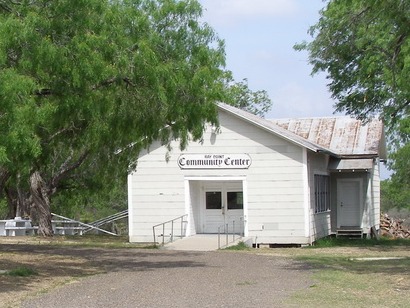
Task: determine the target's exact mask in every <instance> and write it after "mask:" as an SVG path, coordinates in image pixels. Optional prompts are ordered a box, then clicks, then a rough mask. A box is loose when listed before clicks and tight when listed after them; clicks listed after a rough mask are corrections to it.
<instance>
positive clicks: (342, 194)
mask: <svg viewBox="0 0 410 308" xmlns="http://www.w3.org/2000/svg"><path fill="white" fill-rule="evenodd" d="M361 187H362V181H361V180H360V179H340V180H338V181H337V226H338V227H361V220H362V214H361V212H362V191H361Z"/></svg>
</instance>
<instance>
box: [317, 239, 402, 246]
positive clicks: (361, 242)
mask: <svg viewBox="0 0 410 308" xmlns="http://www.w3.org/2000/svg"><path fill="white" fill-rule="evenodd" d="M373 246H382V247H383V246H387V247H392V246H410V239H389V238H384V237H382V238H380V239H379V240H377V239H344V238H335V237H327V238H323V239H320V240H318V241H316V242H315V244H314V245H313V246H311V248H328V247H373Z"/></svg>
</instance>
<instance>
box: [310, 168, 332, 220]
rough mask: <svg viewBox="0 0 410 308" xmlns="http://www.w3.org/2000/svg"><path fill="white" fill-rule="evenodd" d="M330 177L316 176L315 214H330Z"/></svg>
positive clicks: (324, 175) (325, 175)
mask: <svg viewBox="0 0 410 308" xmlns="http://www.w3.org/2000/svg"><path fill="white" fill-rule="evenodd" d="M330 194H331V187H330V175H328V174H315V175H314V197H315V208H314V210H315V214H320V213H326V212H330V200H331V199H330Z"/></svg>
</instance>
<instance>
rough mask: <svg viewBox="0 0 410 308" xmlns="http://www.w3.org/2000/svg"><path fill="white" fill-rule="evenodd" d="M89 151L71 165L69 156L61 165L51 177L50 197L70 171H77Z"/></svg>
mask: <svg viewBox="0 0 410 308" xmlns="http://www.w3.org/2000/svg"><path fill="white" fill-rule="evenodd" d="M89 153H90V151H88V150H87V151H85V152H84V153H83V154H81V155H80V157H79V158H78V159H77V160H76V161H75V162H73V163H71V164H70V161H71V160H72V156H71V155H70V156H69V157H68V158H67V159H66V160H65V161H64V163H63V164H62V165H61V167H60V169H59V170H58V172H57V174H56V175H54V176H53V178H52V179H51V182H50V187H49V189H50V195H51V194H54V193H55V191H56V188H57V186H58V184H59V183H60V181H61V180H63V179H64V178H65V177H66V176H67V174H68V173H70V172H71V171H73V170H75V169H77V168H78V167H80V166H81V164H82V163H83V162H84V161H85V160H86V159H87V157H88V155H89Z"/></svg>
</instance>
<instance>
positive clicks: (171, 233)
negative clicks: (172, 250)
mask: <svg viewBox="0 0 410 308" xmlns="http://www.w3.org/2000/svg"><path fill="white" fill-rule="evenodd" d="M186 217H188V214H185V215H182V216H179V217H177V218H174V219H171V220H168V221H166V222H163V223H160V224H158V225H155V226H153V227H152V233H153V235H154V245H156V244H157V237H162V245H165V237H166V236H169V242H170V243H171V242H173V241H174V237H179V238H183V237H184V236H185V224H186V223H187V220H186ZM178 220H181V222H180V228H178V229H179V231H180V234H179V235H174V231H175V225H176V224H177V222H178ZM168 224H170V230H169V231H168V230H167V229H166V226H167V225H168ZM158 227H160V230H161V231H162V233H159V234H158V235H157V233H156V232H155V228H158ZM166 230H167V231H168V232H169V234H168V235H166V234H165V233H166V232H165V231H166Z"/></svg>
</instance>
